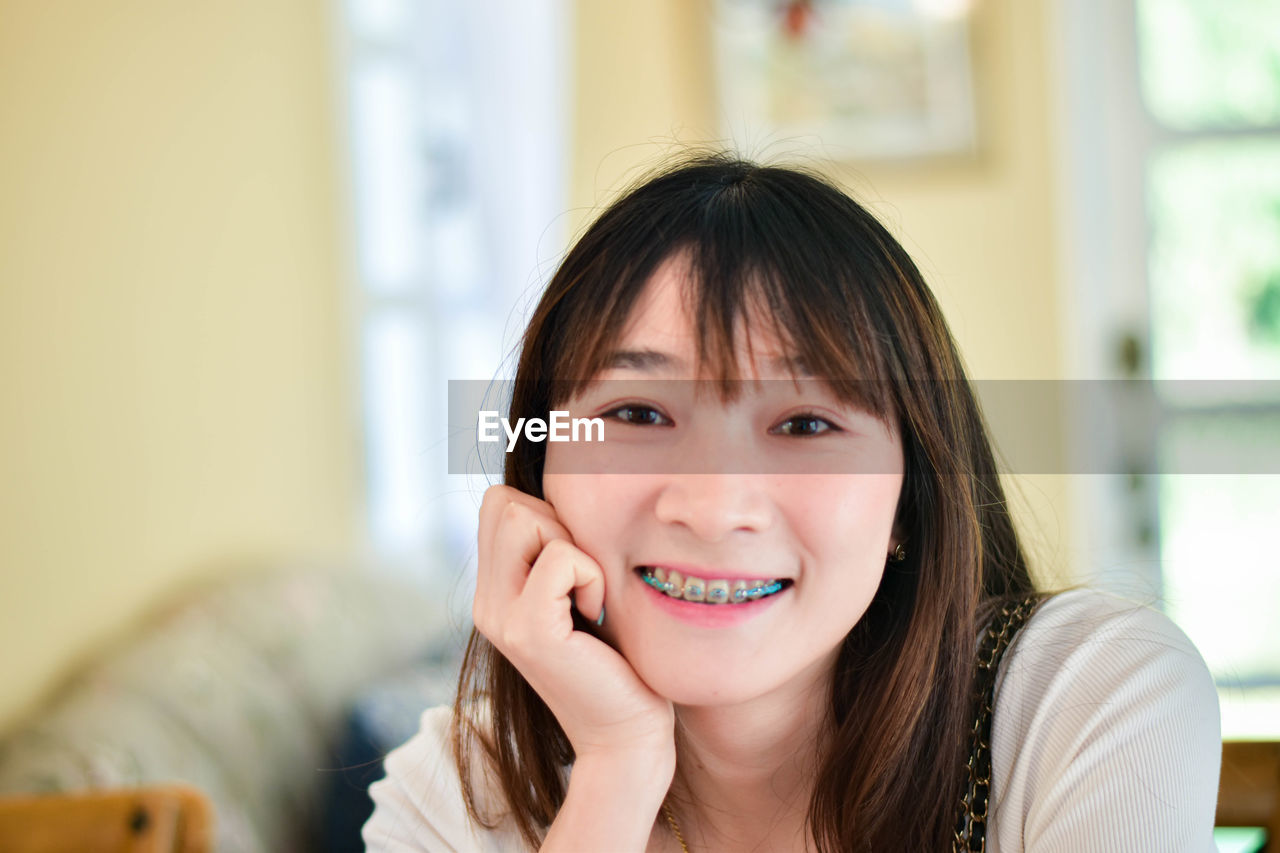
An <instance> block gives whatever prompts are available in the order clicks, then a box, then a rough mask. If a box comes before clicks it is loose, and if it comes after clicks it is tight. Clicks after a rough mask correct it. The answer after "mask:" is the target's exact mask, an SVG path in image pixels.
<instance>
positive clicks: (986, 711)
mask: <svg viewBox="0 0 1280 853" xmlns="http://www.w3.org/2000/svg"><path fill="white" fill-rule="evenodd" d="M553 410H563V411H567V412H569V413H570V415H571V416H572V417H585V418H599V419H601V422H602V423H603V425H604V433H605V439H606V440H605V441H604V442H601V443H593V442H588V441H579V442H568V443H554V442H534V441H528V440H522V441H518V442H517V444H516V446H515V447H514V448H513V449H512V451H511V452H510V453H509V454H508V456H507V460H506V470H505V484H504V485H501V486H494V487H492V488H490V489H489V491H488V492H487V493H486V495H485V499H484V502H483V505H482V507H481V510H480V535H479V565H478V576H477V583H476V598H475V604H474V610H473V613H474V618H475V631H474V632H473V633H472V637H471V641H470V644H469V646H468V649H467V653H466V658H465V662H464V665H463V669H462V676H461V681H460V686H459V695H458V699H457V702H456V704H455V706H454V707H453V708H439V709H433V710H429V711H427V712H426V713H425V714H424V715H423V718H422V730H421V732H420V733H419V734H418V735H417V736H416V737H415V738H414V739H413V740H411V741H410V742H409V743H408V744H406V745H405V746H403V747H401V748H400V749H399V750H397V751H396V752H394V753H392V754H391V755H390V756H389V757H388V759H387V773H388V775H387V778H386V779H384V780H383V781H381V782H379V783H376V784H375V785H374V786H373V787H372V788H371V794H372V796H373V799H374V801H375V804H376V809H375V813H374V816H373V817H372V818H371V820H370V821H369V823H368V824H367V825H366V827H365V841H366V843H367V844H368V846H369V848H370V849H373V850H387V851H404V850H433V851H435V850H459V851H462V850H485V851H516V850H544V851H564V850H575V851H650V853H656V851H672V853H675V851H682V850H683V851H748V850H750V851H802V850H819V851H824V853H836V851H861V850H874V851H915V850H930V851H936V850H948V849H953V848H955V849H966V850H968V849H972V850H980V849H986V850H989V851H991V850H1000V851H1006V853H1007V851H1019V850H1035V851H1059V850H1060V851H1086V850H1087V851H1094V850H1127V851H1128V850H1161V851H1171V850H1212V849H1213V842H1212V839H1211V832H1212V823H1213V812H1214V803H1215V793H1216V788H1217V767H1218V763H1217V762H1218V755H1219V751H1220V743H1219V729H1218V709H1217V699H1216V694H1215V692H1214V687H1213V683H1212V681H1211V679H1210V677H1209V675H1208V672H1207V670H1206V668H1205V666H1204V664H1203V662H1202V661H1201V659H1200V657H1199V656H1198V654H1197V653H1196V651H1195V649H1194V648H1193V647H1192V646H1191V645H1190V643H1189V642H1188V641H1187V639H1186V638H1185V637H1184V636H1183V635H1182V634H1181V633H1180V632H1179V631H1178V630H1177V629H1176V628H1175V627H1173V626H1172V624H1170V623H1169V622H1168V620H1167V619H1165V618H1164V617H1162V616H1160V615H1158V614H1156V613H1155V612H1153V611H1150V610H1146V609H1143V608H1139V607H1135V606H1133V605H1128V604H1124V603H1122V602H1119V601H1117V600H1114V599H1111V598H1108V597H1104V596H1102V595H1099V594H1095V593H1090V592H1087V591H1081V590H1076V591H1071V592H1066V593H1062V594H1059V595H1056V596H1048V595H1044V594H1042V593H1040V592H1038V591H1037V589H1036V587H1035V585H1034V584H1033V583H1032V580H1031V578H1030V576H1029V574H1028V570H1027V564H1026V559H1025V557H1024V555H1023V552H1022V550H1021V548H1020V547H1019V544H1018V539H1017V535H1016V534H1015V531H1014V526H1013V523H1012V519H1011V518H1010V514H1009V508H1008V505H1007V502H1006V500H1005V497H1004V493H1003V490H1002V488H1001V484H1000V481H999V478H998V477H997V470H996V465H995V462H994V459H993V454H992V449H991V446H990V443H989V440H988V438H987V435H986V432H985V428H984V425H983V421H982V418H981V415H980V413H979V409H978V406H977V404H976V402H975V399H974V396H973V393H972V391H971V389H970V386H969V385H968V382H967V380H966V379H965V375H964V371H963V368H962V366H961V361H960V358H959V356H958V354H957V352H956V349H955V346H954V344H953V342H952V340H951V337H950V334H949V332H948V330H947V327H946V324H945V323H944V321H943V319H942V315H941V313H940V311H939V309H938V306H937V304H936V303H935V301H934V299H933V297H932V295H931V294H930V292H929V290H928V288H927V286H926V285H925V283H924V281H923V280H922V279H921V276H920V274H919V272H918V271H917V270H916V268H915V266H914V264H913V263H912V262H911V260H910V258H908V257H907V255H906V254H905V252H904V251H903V250H902V248H901V247H900V246H899V245H898V244H897V242H895V241H894V239H893V238H892V237H891V236H890V235H889V234H888V233H887V232H886V231H885V229H884V228H883V227H882V226H881V225H880V224H879V223H877V222H876V220H875V219H874V218H873V217H872V216H871V215H870V214H868V213H867V211H865V210H864V209H863V208H861V207H860V206H859V205H858V204H856V203H855V202H854V201H853V200H851V199H850V198H849V197H847V196H846V195H845V194H843V193H842V192H840V191H839V190H838V189H836V188H835V187H833V186H832V185H830V184H828V183H826V182H825V181H823V180H822V179H820V178H817V177H814V176H812V175H809V174H806V173H803V172H799V171H795V170H791V169H786V168H776V167H761V166H757V165H754V164H751V163H747V162H742V161H739V160H736V159H734V158H732V157H729V156H706V157H700V158H697V159H693V160H690V161H686V162H683V163H681V164H679V165H677V166H676V167H674V168H671V169H669V170H667V171H666V172H664V173H663V174H660V175H658V176H657V177H654V178H652V179H650V180H648V181H647V182H645V183H643V184H642V185H640V186H638V187H636V188H635V189H633V190H632V191H630V192H629V193H627V194H626V195H625V196H624V197H622V198H621V199H620V200H619V201H617V202H616V203H615V204H614V205H613V206H612V207H610V208H609V209H608V210H607V211H606V212H605V213H604V214H603V215H602V216H601V217H600V218H599V220H598V221H597V222H596V223H595V224H594V225H592V226H591V228H590V229H589V230H588V231H587V233H586V234H585V235H584V236H583V237H582V239H581V240H580V241H579V242H578V243H577V245H576V246H574V248H573V249H572V250H571V251H570V252H569V254H568V256H567V257H566V258H565V260H564V263H563V264H562V265H561V267H560V269H559V270H558V272H557V273H556V275H555V277H554V278H553V279H552V281H551V283H550V285H549V287H548V289H547V291H546V293H545V294H544V296H543V298H542V300H541V302H540V304H539V305H538V308H537V310H536V311H535V313H534V315H533V319H532V321H531V322H530V325H529V328H528V330H527V333H526V336H525V339H524V345H523V351H522V354H521V358H520V363H519V367H518V371H517V376H516V380H515V383H514V393H513V400H512V404H511V412H510V419H511V421H512V422H514V421H515V419H516V418H519V417H525V418H532V417H541V418H544V419H545V418H547V417H548V413H549V412H551V411H553ZM1015 637H1016V638H1017V640H1016V643H1015V642H1014V638H1015ZM984 845H985V847H984Z"/></svg>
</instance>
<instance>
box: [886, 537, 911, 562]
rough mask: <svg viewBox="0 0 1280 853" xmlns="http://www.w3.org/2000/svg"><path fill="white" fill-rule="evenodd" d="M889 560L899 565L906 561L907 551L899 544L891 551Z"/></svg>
mask: <svg viewBox="0 0 1280 853" xmlns="http://www.w3.org/2000/svg"><path fill="white" fill-rule="evenodd" d="M889 559H890V560H892V561H893V562H895V563H901V562H902V561H903V560H905V559H907V549H906V548H903V547H902V543H901V542H899V543H898V544H897V545H895V546H894V547H893V551H892V552H890V554H889Z"/></svg>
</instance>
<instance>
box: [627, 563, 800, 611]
mask: <svg viewBox="0 0 1280 853" xmlns="http://www.w3.org/2000/svg"><path fill="white" fill-rule="evenodd" d="M636 571H637V572H639V574H640V579H641V580H642V581H644V582H645V583H647V584H648V585H649V586H651V587H653V588H654V589H656V590H658V591H659V592H662V593H666V594H667V595H669V596H670V597H672V598H679V599H681V600H683V601H692V602H696V603H698V604H727V605H734V604H749V603H751V602H753V601H759V600H760V599H762V598H768V597H769V596H771V595H777V594H778V593H779V592H782V591H783V590H784V589H787V588H788V587H790V586H791V585H792V583H793V582H792V581H791V579H790V578H783V579H781V580H774V579H772V578H770V579H767V580H731V579H716V580H709V581H708V580H703V579H702V578H694V577H690V578H686V577H684V576H683V575H681V574H680V573H679V572H677V571H668V570H666V569H663V568H661V567H654V566H639V567H638V568H637V569H636Z"/></svg>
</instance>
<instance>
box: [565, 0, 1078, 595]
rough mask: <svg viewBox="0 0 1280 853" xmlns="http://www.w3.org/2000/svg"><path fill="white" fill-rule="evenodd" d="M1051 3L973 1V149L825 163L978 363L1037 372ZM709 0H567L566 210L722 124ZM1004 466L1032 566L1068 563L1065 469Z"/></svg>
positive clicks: (793, 149)
mask: <svg viewBox="0 0 1280 853" xmlns="http://www.w3.org/2000/svg"><path fill="white" fill-rule="evenodd" d="M1048 3H1049V0H979V2H977V3H975V4H974V6H975V9H976V11H975V17H974V21H973V27H972V32H971V35H972V47H973V56H974V65H975V72H974V73H975V78H976V79H975V88H976V100H977V105H978V110H979V134H980V141H979V146H978V147H979V151H978V153H977V154H976V156H974V157H972V158H965V159H961V160H951V161H947V162H933V163H925V164H923V165H919V164H914V165H913V164H902V163H900V164H894V165H875V164H867V163H859V164H856V165H855V164H843V165H836V166H835V167H834V168H832V170H831V171H832V174H833V177H835V178H836V179H837V180H839V181H840V182H841V183H843V184H844V185H845V186H846V187H848V188H849V189H850V190H851V191H852V192H853V193H854V194H855V195H856V196H857V197H858V198H860V199H861V200H863V201H864V202H867V203H868V204H869V205H870V207H871V208H872V209H873V210H875V211H876V213H877V214H878V215H879V216H880V217H881V219H882V220H883V221H884V222H885V223H886V224H887V225H888V226H889V227H890V228H891V229H892V230H893V231H894V233H895V234H896V235H897V236H898V237H899V239H901V240H902V241H903V243H904V245H905V246H906V248H907V250H908V251H909V252H910V253H911V254H912V256H913V257H914V258H915V260H916V262H917V264H919V265H920V267H921V269H922V271H923V272H924V274H925V277H926V278H927V279H928V280H929V281H930V283H931V284H932V286H933V288H934V292H935V293H936V294H937V296H938V299H939V301H940V302H941V303H942V306H943V309H944V311H945V312H946V315H947V318H948V321H949V322H950V324H951V327H952V331H953V332H954V333H955V335H956V337H957V339H958V341H959V344H960V348H961V351H962V352H963V354H964V356H965V358H966V361H967V363H968V366H969V369H970V374H971V375H972V376H973V377H975V378H1002V379H1013V378H1019V379H1028V378H1036V379H1044V378H1058V377H1061V376H1062V373H1063V366H1062V362H1061V356H1060V341H1061V333H1060V330H1059V318H1060V311H1059V308H1058V294H1057V288H1058V286H1059V274H1058V267H1057V258H1056V256H1055V252H1056V247H1055V244H1054V239H1053V238H1054V234H1055V228H1056V225H1055V222H1054V209H1055V199H1054V188H1053V179H1054V172H1055V153H1054V151H1053V150H1052V135H1051V123H1052V104H1053V96H1052V91H1051V90H1052V84H1051V80H1050V78H1049V68H1048V65H1049V60H1048V58H1047V54H1048V48H1049V44H1048V33H1047V22H1046V15H1047V12H1048ZM711 6H712V2H711V0H579V3H578V7H577V19H576V25H577V32H576V41H577V60H578V65H577V69H576V70H577V76H576V81H575V85H576V91H575V95H576V108H577V117H576V126H575V129H574V135H573V140H574V146H575V152H574V170H573V173H572V178H573V186H572V194H571V198H572V200H573V203H574V208H575V212H576V214H577V215H576V217H575V220H574V222H575V225H578V226H580V225H581V224H582V223H583V222H584V221H586V220H587V219H588V218H590V215H591V213H592V212H593V211H597V210H598V209H599V206H600V205H601V204H602V203H604V202H607V201H608V199H609V198H610V197H611V195H612V194H613V193H614V192H615V191H616V190H617V189H619V188H620V187H622V186H625V185H626V184H627V183H628V182H629V181H631V180H633V179H634V178H636V177H637V176H638V175H640V174H643V172H644V170H645V169H647V168H650V167H652V166H654V165H655V164H656V163H657V162H658V161H659V160H660V158H661V156H662V153H663V152H664V151H667V150H669V149H671V148H673V147H677V146H676V143H700V142H704V141H708V140H710V141H714V140H716V139H718V138H719V133H720V131H719V129H718V127H717V119H716V113H715V98H714V79H713V77H712V56H711V42H710V38H711V29H712V22H711ZM779 142H780V144H778V145H776V146H773V147H768V148H766V149H765V154H768V153H769V152H770V151H771V150H775V148H776V150H777V151H778V152H781V153H784V154H798V155H800V156H803V157H806V158H813V157H818V156H821V152H812V151H805V150H804V148H803V147H802V145H801V144H800V142H795V143H793V142H792V141H788V140H780V141H779ZM801 142H802V141H801ZM746 153H749V154H750V153H754V152H751V151H748V152H746ZM807 162H811V160H807ZM1017 480H1018V481H1017V482H1016V483H1015V484H1014V487H1015V489H1017V490H1018V491H1020V492H1021V493H1022V496H1021V497H1019V498H1018V500H1021V501H1023V508H1024V509H1023V512H1024V524H1023V529H1024V531H1025V532H1026V534H1027V536H1028V538H1029V540H1030V542H1029V544H1030V545H1031V546H1032V548H1033V550H1034V551H1035V553H1036V555H1037V557H1038V562H1039V565H1040V567H1041V572H1042V574H1043V575H1044V576H1045V577H1046V578H1048V579H1050V580H1054V581H1062V580H1066V579H1068V578H1069V576H1070V575H1071V571H1072V570H1071V568H1070V566H1069V558H1068V557H1067V555H1066V552H1065V549H1066V547H1067V542H1068V528H1069V519H1068V511H1067V503H1068V502H1067V499H1066V481H1065V478H1062V477H1047V476H1034V477H1031V476H1028V477H1020V478H1017Z"/></svg>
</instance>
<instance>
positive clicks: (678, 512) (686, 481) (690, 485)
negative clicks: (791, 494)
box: [654, 474, 773, 542]
mask: <svg viewBox="0 0 1280 853" xmlns="http://www.w3.org/2000/svg"><path fill="white" fill-rule="evenodd" d="M760 479H761V478H760V477H758V476H752V475H749V474H682V475H678V476H672V477H671V478H670V479H669V480H668V481H667V482H666V483H664V484H663V486H662V488H661V490H660V491H659V493H658V498H657V503H656V505H655V507H654V513H655V514H656V515H657V517H658V520H659V521H661V522H662V523H664V524H672V525H678V526H681V527H685V528H687V529H688V530H689V531H690V532H691V533H693V534H694V535H695V536H697V537H698V538H700V539H702V540H704V541H706V542H721V541H723V540H724V539H726V538H728V537H729V536H730V535H731V534H733V533H737V532H756V533H758V532H760V531H763V530H765V529H767V528H768V527H769V525H770V523H771V522H772V518H773V513H772V506H771V504H770V502H769V500H768V496H767V494H766V492H765V489H764V488H763V484H762V483H761V482H760Z"/></svg>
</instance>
